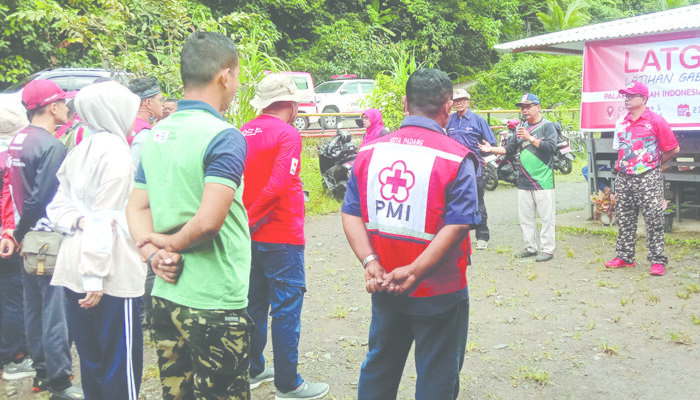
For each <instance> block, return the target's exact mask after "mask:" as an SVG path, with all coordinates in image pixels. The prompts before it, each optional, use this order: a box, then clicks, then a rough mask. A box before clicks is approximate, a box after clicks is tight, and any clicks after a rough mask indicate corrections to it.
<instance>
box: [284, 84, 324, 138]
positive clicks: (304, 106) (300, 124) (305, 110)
mask: <svg viewBox="0 0 700 400" xmlns="http://www.w3.org/2000/svg"><path fill="white" fill-rule="evenodd" d="M282 73H283V74H287V75H290V76H291V77H292V78H293V79H294V82H295V83H296V84H297V89H299V91H300V92H301V93H302V94H303V95H304V101H303V102H301V103H299V113H298V114H297V118H296V119H295V120H294V127H296V128H297V129H298V130H300V131H303V130H305V129H307V128H308V127H309V125H310V124H313V123H315V122H317V121H318V117H304V116H303V115H302V114H317V113H318V107H317V106H316V93H315V92H314V80H313V78H312V77H311V74H310V73H308V72H298V71H283V72H282Z"/></svg>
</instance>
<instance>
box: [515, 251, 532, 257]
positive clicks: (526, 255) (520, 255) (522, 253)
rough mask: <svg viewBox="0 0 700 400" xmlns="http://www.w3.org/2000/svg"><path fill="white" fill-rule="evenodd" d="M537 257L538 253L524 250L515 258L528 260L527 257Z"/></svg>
mask: <svg viewBox="0 0 700 400" xmlns="http://www.w3.org/2000/svg"><path fill="white" fill-rule="evenodd" d="M536 255H537V252H536V251H528V250H523V251H521V252H520V253H516V254H515V258H526V257H534V256H536Z"/></svg>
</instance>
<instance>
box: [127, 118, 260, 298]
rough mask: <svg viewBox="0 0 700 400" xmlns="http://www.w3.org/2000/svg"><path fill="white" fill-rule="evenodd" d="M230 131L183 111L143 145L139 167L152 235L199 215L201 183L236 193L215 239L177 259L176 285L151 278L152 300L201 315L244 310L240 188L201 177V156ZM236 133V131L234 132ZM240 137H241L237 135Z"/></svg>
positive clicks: (246, 249)
mask: <svg viewBox="0 0 700 400" xmlns="http://www.w3.org/2000/svg"><path fill="white" fill-rule="evenodd" d="M231 128H234V127H233V126H232V125H231V124H229V123H227V122H226V121H223V120H221V119H219V118H217V117H216V116H214V115H212V114H211V113H209V112H207V111H205V110H182V111H178V112H176V113H174V114H173V115H171V116H170V117H168V118H167V119H165V120H163V121H162V122H161V123H159V124H158V125H157V126H156V127H155V128H154V129H153V131H152V134H151V137H150V138H149V140H148V141H147V142H146V143H144V146H143V150H142V152H141V165H142V168H143V171H144V175H145V177H146V185H140V184H138V183H137V184H136V187H138V188H141V189H146V190H147V191H148V199H149V202H150V207H151V213H152V215H153V229H154V231H155V232H159V233H172V232H176V231H177V230H179V229H180V228H181V227H182V226H183V225H184V224H185V223H187V222H188V221H189V220H190V219H192V217H194V215H195V213H196V212H197V211H198V209H199V207H200V204H201V201H202V192H203V191H204V184H205V183H219V184H223V185H226V186H229V187H232V188H233V189H235V190H236V194H235V198H234V200H233V203H232V204H231V209H230V210H229V212H228V215H227V216H226V220H225V221H224V224H223V226H222V227H221V230H220V231H219V234H218V235H217V236H216V237H215V238H214V239H213V240H210V241H208V242H205V243H201V244H199V245H197V246H195V247H192V248H189V249H187V250H186V251H184V252H183V253H182V256H183V259H184V267H183V270H182V275H180V278H179V279H178V281H177V283H175V284H170V283H167V282H165V281H164V280H162V279H160V278H156V281H155V283H154V286H153V292H152V295H153V296H158V297H162V298H164V299H167V300H170V301H172V302H174V303H177V304H180V305H183V306H187V307H191V308H198V309H205V310H235V309H242V308H246V307H247V305H248V284H249V277H250V230H249V229H248V215H247V213H246V210H245V207H244V206H243V201H242V196H243V182H241V184H240V186H238V187H236V184H235V182H233V181H231V180H229V179H225V178H219V177H207V178H205V177H204V154H205V152H206V150H207V148H208V146H209V143H210V142H211V141H212V140H213V139H214V138H215V137H216V136H217V135H218V134H219V133H221V132H222V131H224V130H226V129H231ZM234 129H235V128H234ZM239 134H240V133H239Z"/></svg>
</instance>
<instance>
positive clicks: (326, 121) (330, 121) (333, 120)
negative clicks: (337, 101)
mask: <svg viewBox="0 0 700 400" xmlns="http://www.w3.org/2000/svg"><path fill="white" fill-rule="evenodd" d="M323 112H324V113H337V112H338V109H337V108H335V107H326V108H324V109H323ZM338 119H339V117H321V120H320V123H321V126H322V127H323V128H325V129H335V126H336V125H337V124H338Z"/></svg>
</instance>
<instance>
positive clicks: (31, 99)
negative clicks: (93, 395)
mask: <svg viewBox="0 0 700 400" xmlns="http://www.w3.org/2000/svg"><path fill="white" fill-rule="evenodd" d="M72 95H73V93H66V92H64V91H63V90H62V89H61V88H60V87H58V85H57V84H56V83H55V82H53V81H50V80H35V81H32V82H29V83H28V84H27V85H26V86H25V87H24V90H23V92H22V103H23V104H24V107H25V108H26V109H27V115H28V117H29V120H30V121H31V122H30V125H29V126H28V127H26V128H24V129H22V130H21V131H20V132H19V133H18V134H17V135H16V136H15V137H14V138H13V139H12V142H10V147H9V148H8V151H7V165H8V170H7V173H6V174H5V176H6V179H5V181H4V182H3V185H4V186H5V188H4V189H3V192H4V193H7V192H9V193H10V194H11V198H12V201H11V202H9V203H8V202H3V213H2V215H8V210H7V209H6V207H8V206H9V207H12V209H13V210H14V215H15V216H16V217H15V218H14V219H12V218H9V219H8V218H4V219H3V221H2V223H3V235H2V241H0V256H2V257H3V258H8V257H10V256H12V254H13V253H14V252H15V251H16V250H17V247H18V244H19V243H22V240H23V239H24V236H25V235H26V234H27V232H29V231H30V230H51V227H52V224H51V222H50V221H49V220H48V218H47V217H46V206H47V205H48V204H49V202H51V200H52V199H53V197H54V195H55V194H56V190H57V189H58V179H57V178H56V172H57V171H58V168H59V167H60V166H61V163H62V162H63V159H64V158H65V157H66V148H65V147H64V146H63V144H61V142H60V141H59V140H58V139H56V138H55V137H54V136H53V132H54V131H55V130H56V127H57V126H59V125H62V124H65V123H66V121H68V107H66V98H68V97H71V96H72ZM22 282H23V284H24V313H25V315H24V319H25V324H26V333H27V348H28V350H29V355H30V356H31V358H32V360H34V369H36V377H35V378H34V390H35V391H40V390H46V389H49V390H50V391H51V400H63V399H83V398H84V397H83V393H82V390H80V389H79V388H78V387H74V386H72V385H71V381H70V377H71V374H72V362H71V355H70V347H69V344H68V327H67V326H66V314H65V293H64V291H63V288H60V287H56V286H51V284H50V283H51V275H29V274H28V273H27V272H26V271H24V270H22Z"/></svg>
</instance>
